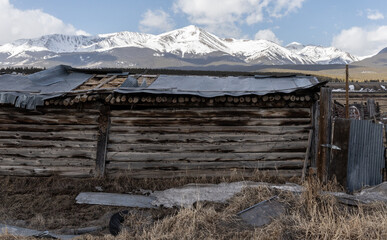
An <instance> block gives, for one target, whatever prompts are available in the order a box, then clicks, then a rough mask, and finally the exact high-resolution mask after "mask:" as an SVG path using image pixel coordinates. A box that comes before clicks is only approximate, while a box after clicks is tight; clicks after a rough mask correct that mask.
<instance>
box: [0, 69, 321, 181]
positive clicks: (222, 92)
mask: <svg viewBox="0 0 387 240" xmlns="http://www.w3.org/2000/svg"><path fill="white" fill-rule="evenodd" d="M320 86H321V83H319V82H318V81H317V79H316V78H314V77H309V76H288V77H281V78H276V77H262V76H251V77H209V76H172V75H161V76H150V75H130V74H129V73H122V72H113V73H106V72H104V73H102V72H98V71H90V70H80V69H74V68H71V67H67V66H58V67H55V68H52V69H48V70H45V71H42V72H39V73H36V74H32V75H29V76H23V75H3V76H0V174H1V175H21V176H50V175H60V176H73V177H93V176H103V175H114V174H117V173H120V172H124V173H125V174H128V175H129V176H132V177H149V178H152V177H175V176H225V175H230V174H233V173H241V174H243V175H249V174H252V173H254V172H255V171H257V170H258V171H265V172H267V173H268V174H273V175H280V176H286V177H290V176H300V175H301V172H302V168H303V166H304V161H308V159H309V158H310V157H313V156H311V155H313V154H315V153H314V150H313V149H315V141H316V139H315V137H314V136H315V134H313V125H315V120H314V119H316V116H313V115H314V114H313V110H312V109H313V105H314V104H315V103H316V101H317V100H318V97H319V96H318V92H319V88H320ZM307 152H308V154H307Z"/></svg>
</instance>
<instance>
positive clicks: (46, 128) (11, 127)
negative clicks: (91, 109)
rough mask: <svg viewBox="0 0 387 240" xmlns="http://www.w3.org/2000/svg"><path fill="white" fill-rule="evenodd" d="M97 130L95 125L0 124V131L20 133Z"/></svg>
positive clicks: (90, 131) (89, 131) (86, 131)
mask: <svg viewBox="0 0 387 240" xmlns="http://www.w3.org/2000/svg"><path fill="white" fill-rule="evenodd" d="M96 130H97V125H46V124H44V125H40V124H22V123H20V124H2V123H0V131H15V132H18V131H21V132H29V131H30V132H41V133H45V132H57V131H60V132H67V131H79V133H80V134H82V133H94V132H95V131H96Z"/></svg>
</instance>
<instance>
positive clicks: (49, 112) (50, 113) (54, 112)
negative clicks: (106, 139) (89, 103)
mask: <svg viewBox="0 0 387 240" xmlns="http://www.w3.org/2000/svg"><path fill="white" fill-rule="evenodd" d="M98 113H99V112H98V111H96V110H94V109H89V108H87V109H82V110H79V109H72V108H65V109H63V108H55V109H51V108H45V109H41V110H36V111H30V110H25V109H19V108H0V116H2V115H6V116H8V115H13V116H17V117H24V116H28V117H30V118H33V117H39V116H41V117H47V118H58V117H60V116H64V117H66V116H67V117H68V116H69V115H71V117H74V118H83V117H84V118H90V119H93V118H94V117H95V116H97V117H98Z"/></svg>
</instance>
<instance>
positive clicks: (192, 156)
mask: <svg viewBox="0 0 387 240" xmlns="http://www.w3.org/2000/svg"><path fill="white" fill-rule="evenodd" d="M0 153H1V152H0ZM304 157H305V152H279V153H201V152H199V153H197V152H194V153H160V152H159V153H139V152H111V151H110V152H108V153H107V159H108V160H109V161H118V162H134V161H136V162H137V161H140V162H141V161H167V160H168V161H181V160H186V161H258V160H261V161H271V160H277V161H279V160H295V159H301V160H302V159H304Z"/></svg>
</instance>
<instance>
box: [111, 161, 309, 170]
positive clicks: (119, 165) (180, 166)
mask: <svg viewBox="0 0 387 240" xmlns="http://www.w3.org/2000/svg"><path fill="white" fill-rule="evenodd" d="M302 166H303V161H302V160H287V161H268V162H267V161H234V162H232V161H228V162H171V161H166V162H111V163H109V164H107V166H106V167H107V169H117V170H118V169H122V170H193V169H219V170H223V169H230V168H239V169H243V168H245V169H299V168H302Z"/></svg>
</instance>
